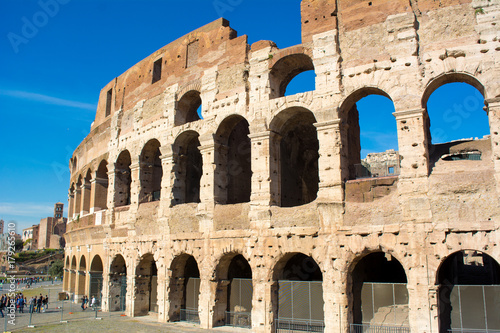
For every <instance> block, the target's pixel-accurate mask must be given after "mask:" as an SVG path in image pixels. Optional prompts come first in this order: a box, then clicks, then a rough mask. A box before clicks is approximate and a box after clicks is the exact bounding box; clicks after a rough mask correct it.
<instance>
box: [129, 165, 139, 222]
mask: <svg viewBox="0 0 500 333" xmlns="http://www.w3.org/2000/svg"><path fill="white" fill-rule="evenodd" d="M130 173H131V179H132V182H131V183H130V210H131V211H133V212H136V211H137V209H138V208H139V195H140V193H141V179H140V175H141V163H139V162H135V163H132V164H131V165H130Z"/></svg>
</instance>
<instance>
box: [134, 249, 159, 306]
mask: <svg viewBox="0 0 500 333" xmlns="http://www.w3.org/2000/svg"><path fill="white" fill-rule="evenodd" d="M135 276H136V278H135V308H134V315H135V316H141V315H147V314H148V312H158V302H157V296H158V271H157V268H156V262H155V260H154V258H153V255H152V254H151V253H148V254H145V255H144V256H142V258H141V261H140V262H139V265H137V269H136V272H135Z"/></svg>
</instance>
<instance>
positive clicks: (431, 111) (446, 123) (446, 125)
mask: <svg viewBox="0 0 500 333" xmlns="http://www.w3.org/2000/svg"><path fill="white" fill-rule="evenodd" d="M452 83H464V84H466V85H468V86H470V87H473V88H474V89H475V90H477V91H478V92H479V94H480V95H481V97H479V98H475V97H474V98H472V99H471V100H469V101H470V102H472V105H471V104H470V103H466V100H467V99H464V100H460V102H458V101H459V98H461V95H459V94H455V95H453V94H448V95H449V97H448V98H449V99H450V102H451V101H452V100H453V101H455V99H456V100H457V102H456V103H455V102H454V103H450V104H449V107H440V108H438V109H436V106H434V108H431V107H432V106H433V105H431V102H432V99H433V98H431V96H432V95H433V94H434V93H437V92H436V91H437V90H439V89H444V90H446V89H449V88H447V87H444V86H445V85H447V84H452ZM453 88H454V89H453V91H455V90H456V91H459V89H466V88H465V87H464V88H462V87H461V86H460V85H455V86H454V87H453ZM455 88H456V89H455ZM479 94H478V95H479ZM469 97H471V96H469ZM485 98H486V89H485V86H484V85H483V84H482V83H481V82H480V81H479V80H478V79H477V78H476V77H474V76H473V75H470V74H468V73H464V72H454V73H442V74H440V75H438V76H436V77H435V78H433V79H431V80H430V81H429V82H428V83H427V86H426V88H425V90H424V92H423V94H422V108H424V109H425V110H426V122H425V124H424V126H425V128H424V131H425V133H426V135H427V149H428V151H429V154H428V155H429V165H430V170H432V169H433V167H434V166H435V165H436V164H437V163H438V162H439V159H440V158H441V157H442V156H443V155H448V154H449V155H452V154H453V153H454V151H456V150H458V151H466V150H469V151H470V152H476V153H477V154H473V155H471V154H469V153H467V154H455V155H454V156H453V157H450V158H456V159H481V155H482V154H483V150H484V149H481V147H480V146H479V145H477V144H474V143H469V144H467V145H466V146H467V147H463V145H462V147H456V148H455V147H454V146H457V145H459V144H464V143H465V142H466V141H473V140H472V139H465V138H464V137H467V138H470V137H471V136H472V137H474V136H477V137H480V136H481V135H488V134H490V133H491V128H490V126H489V121H488V115H487V113H483V108H484V104H485V103H484V100H485ZM435 103H436V100H434V104H435ZM446 105H447V106H448V104H446ZM472 114H473V115H475V117H470V116H471V115H472ZM441 119H442V120H443V121H442V122H441V123H439V120H441ZM471 119H472V121H470V120H471ZM436 120H437V121H436ZM468 120H469V121H468ZM473 122H475V125H477V126H474V127H473V126H472V125H471V123H473ZM436 123H438V126H436ZM432 125H433V126H434V127H433V128H432V134H431V126H432ZM464 129H465V130H464ZM466 131H472V132H473V134H471V133H470V132H469V133H462V132H466ZM450 136H451V137H450ZM457 141H461V142H457ZM445 158H446V157H445Z"/></svg>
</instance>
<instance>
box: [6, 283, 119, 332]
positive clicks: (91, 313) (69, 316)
mask: <svg viewBox="0 0 500 333" xmlns="http://www.w3.org/2000/svg"><path fill="white" fill-rule="evenodd" d="M40 287H42V288H43V289H42V290H41V291H42V295H43V297H45V296H46V295H47V296H48V299H49V302H48V304H46V305H42V306H40V307H38V305H35V304H30V299H31V297H27V304H26V305H25V306H24V307H23V309H22V311H21V308H16V309H14V308H12V309H8V308H4V310H3V312H4V314H5V317H4V318H0V327H1V326H3V331H4V332H26V331H27V328H28V327H38V326H45V325H53V324H60V323H62V325H64V324H65V323H68V322H73V321H80V320H96V319H109V318H110V317H119V316H121V315H122V314H123V312H102V310H101V304H102V302H101V300H96V303H95V304H96V306H95V307H91V306H90V304H89V306H88V307H86V308H85V310H84V309H83V308H82V303H81V301H79V302H78V303H75V301H73V300H69V299H68V300H66V299H64V300H59V292H60V290H61V286H60V285H59V286H57V285H54V286H52V285H50V286H48V285H47V286H40V285H38V286H36V288H40ZM32 289H34V288H32ZM39 291H40V290H37V292H39ZM16 293H23V294H24V295H31V294H32V293H33V292H32V291H30V289H23V290H17V291H16ZM37 296H40V295H39V293H38V294H37Z"/></svg>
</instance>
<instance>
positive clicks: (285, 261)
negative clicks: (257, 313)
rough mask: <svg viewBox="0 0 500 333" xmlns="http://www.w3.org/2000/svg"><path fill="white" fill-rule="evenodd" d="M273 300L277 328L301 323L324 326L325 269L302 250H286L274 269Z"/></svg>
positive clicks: (315, 326)
mask: <svg viewBox="0 0 500 333" xmlns="http://www.w3.org/2000/svg"><path fill="white" fill-rule="evenodd" d="M272 281H273V283H272V286H271V289H272V290H271V295H272V298H271V303H272V311H273V316H274V318H275V320H274V325H276V327H275V329H276V330H279V329H285V328H287V327H290V326H293V325H296V324H298V323H302V324H305V323H307V325H308V326H310V327H311V329H312V330H313V331H314V332H320V331H323V330H324V301H323V272H322V271H321V269H320V267H319V266H318V264H317V263H316V261H315V260H314V259H313V258H312V257H311V256H308V255H306V254H304V253H301V252H288V253H285V254H284V255H283V256H281V258H279V260H277V262H276V264H275V265H274V268H273V270H272Z"/></svg>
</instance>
